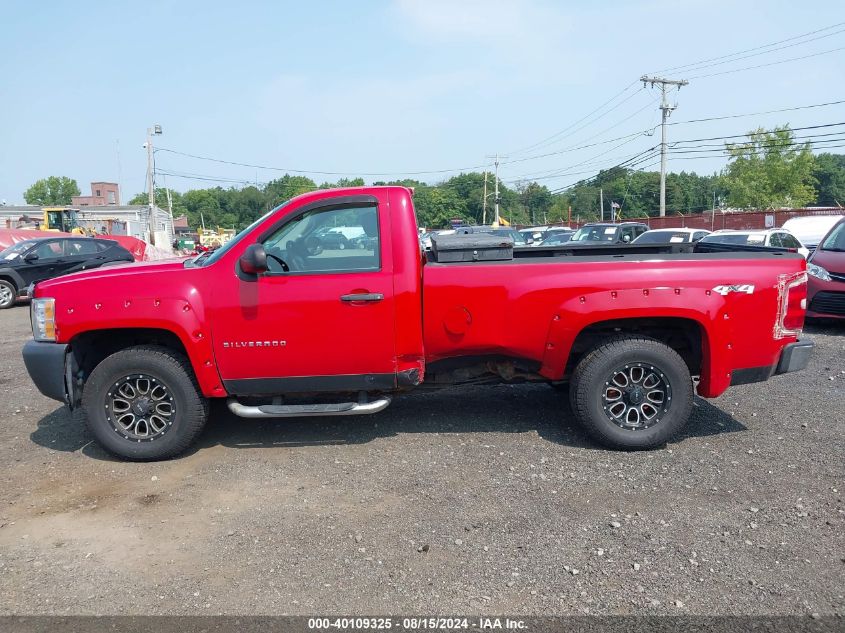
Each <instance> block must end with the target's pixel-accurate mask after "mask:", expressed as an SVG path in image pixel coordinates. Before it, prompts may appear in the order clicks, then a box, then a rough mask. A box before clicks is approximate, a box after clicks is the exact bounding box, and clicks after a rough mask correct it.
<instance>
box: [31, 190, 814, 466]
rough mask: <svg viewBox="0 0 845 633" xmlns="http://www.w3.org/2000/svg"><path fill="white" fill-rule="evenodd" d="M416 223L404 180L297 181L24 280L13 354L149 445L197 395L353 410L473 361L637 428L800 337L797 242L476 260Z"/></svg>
mask: <svg viewBox="0 0 845 633" xmlns="http://www.w3.org/2000/svg"><path fill="white" fill-rule="evenodd" d="M417 231H418V230H417V224H416V217H415V214H414V205H413V192H412V191H411V190H409V189H406V188H404V187H360V188H352V189H337V190H329V191H317V192H313V193H308V194H305V195H302V196H299V197H297V198H294V199H292V200H290V201H288V202H287V203H285V204H283V205H281V206H280V207H278V208H277V209H274V210H273V211H271V212H270V213H268V214H267V215H265V216H264V217H262V218H260V219H259V220H257V221H256V222H255V223H254V224H252V225H251V226H249V227H248V228H246V229H245V230H244V231H242V232H241V233H240V234H239V235H238V236H236V237H235V238H234V239H232V240H231V241H230V242H228V243H227V244H226V245H224V246H223V247H222V248H220V249H218V250H217V251H215V252H213V253H206V254H203V255H200V256H198V257H195V258H193V259H189V260H184V261H167V262H152V263H137V264H129V265H126V266H115V267H110V268H104V269H99V270H94V271H90V272H82V273H78V274H74V275H70V276H67V277H61V278H59V279H54V280H50V281H46V282H42V283H39V284H38V285H37V286H36V287H35V289H34V291H33V297H34V298H33V301H32V306H31V316H32V329H33V336H34V340H33V341H29V342H28V343H27V344H26V345H25V346H24V349H23V356H24V360H25V363H26V366H27V369H28V371H29V374H30V376H31V377H32V379H33V381H34V382H35V384H36V385H37V387H38V388H39V390H40V391H41V392H42V393H43V394H44V395H46V396H49V397H51V398H54V399H56V400H59V401H62V402H65V403H66V404H67V405H69V406H70V407H71V408H73V407H76V406H78V405H80V404H81V405H82V407H83V408H84V409H85V411H86V413H87V416H86V417H87V424H88V426H89V428H90V430H91V432H92V434H93V435H94V437H95V438H96V439H97V440H98V441H99V442H100V443H101V444H102V445H103V446H104V447H105V448H106V449H108V450H109V451H111V452H113V453H116V454H118V455H121V456H123V457H126V458H129V459H139V460H145V459H146V460H149V459H164V458H169V457H173V456H175V455H177V454H179V453H180V452H182V451H184V450H185V449H186V448H187V447H188V446H189V445H190V444H191V443H192V442H193V441H194V440H195V439H196V437H197V436H198V435H199V433H200V432H201V430H202V428H203V425H204V424H205V422H206V419H207V417H208V411H209V408H208V403H209V400H210V399H211V398H226V399H227V400H228V407H229V409H230V410H231V411H232V412H233V413H234V414H236V415H238V416H242V417H246V418H267V417H297V416H329V415H355V414H366V413H375V412H378V411H381V410H382V409H384V408H385V407H386V406H387V405H388V404H389V403H390V400H391V397H392V396H393V395H395V394H397V393H401V392H403V391H406V390H409V389H413V388H415V387H418V386H420V385H422V384H423V383H425V385H426V386H434V387H437V386H441V385H454V384H461V383H467V384H478V383H489V382H494V381H544V382H547V383H549V384H550V385H552V386H555V387H564V388H565V389H567V390H568V394H569V398H570V399H571V402H572V409H573V411H574V413H575V417H576V418H577V419H578V421H579V422H581V423H582V424H583V425H584V427H585V428H586V430H587V431H588V432H589V433H590V434H591V435H592V436H593V437H594V438H595V439H596V440H598V441H599V442H601V443H603V444H605V445H608V446H611V447H616V448H624V449H641V448H651V447H655V446H659V445H661V444H663V443H665V442H666V441H667V440H668V439H670V438H671V437H672V436H673V435H674V434H676V433H677V432H678V431H679V430H680V429H681V428H682V427H683V426H684V425H685V424H686V422H687V420H688V418H689V416H690V411H691V407H692V399H693V392H694V391H695V390H697V393H698V394H699V395H700V396H703V397H715V396H718V395H719V394H721V393H722V392H723V391H725V389H727V388H728V387H729V386H731V385H737V384H743V383H749V382H755V381H762V380H766V379H768V378H769V377H770V376H772V375H773V374H780V373H784V372H790V371H795V370H798V369H802V368H803V367H805V366H806V364H807V362H808V359H809V357H810V355H811V352H812V342H811V341H807V340H800V339H799V335H800V332H801V329H802V326H803V321H804V312H805V307H806V293H807V276H806V272H805V263H804V259H803V258H802V257H801V256H800V255H797V254H792V253H788V252H777V253H770V252H759V251H754V252H730V253H722V252H716V253H700V252H693V248H694V247H693V246H689V247H687V248H686V250H685V249H684V248H681V247H678V246H672V247H667V246H659V247H657V246H647V247H638V246H631V245H624V246H619V245H617V246H597V247H592V248H583V249H579V248H578V247H576V246H573V247H567V246H566V245H564V246H563V247H559V248H551V249H543V248H532V249H525V250H518V251H509V250H508V247H509V246H510V245H509V244H507V243H502V244H500V245H499V246H501V247H502V248H500V249H493V251H492V252H498V251H502V252H504V253H505V255H504V256H502V257H498V256H496V258H494V259H495V261H484V260H485V259H486V255H485V253H486V251H484V250H481V251H479V247H478V245H477V240H478V239H481V238H480V236H478V235H469V236H466V237H467V242H466V244H467V246H466V248H465V249H463V251H461V249H460V248H459V249H458V250H457V251H454V250H452V251H450V252H449V253H446V252H445V250H444V251H443V252H441V251H439V250H438V249H437V248H436V249H435V251H434V252H428V251H425V252H424V251H423V250H422V249H421V247H420V241H419V237H418V232H417ZM328 233H335V234H337V233H340V234H343V235H344V237H345V238H346V239H345V240H339V239H335V240H332V241H326V240H325V239H323V238H324V236H326V235H327V234H328ZM489 239H495V238H489ZM498 239H499V240H501V239H502V238H498ZM453 246H454V244H453ZM444 249H445V247H444ZM447 255H449V257H447ZM455 255H457V257H455ZM447 259H450V260H451V259H465V260H469V261H443V260H447ZM562 397H563V396H562Z"/></svg>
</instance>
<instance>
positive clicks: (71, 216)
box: [39, 207, 87, 235]
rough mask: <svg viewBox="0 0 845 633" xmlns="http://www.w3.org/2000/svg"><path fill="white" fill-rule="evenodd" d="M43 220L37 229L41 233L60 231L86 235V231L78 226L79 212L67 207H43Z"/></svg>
mask: <svg viewBox="0 0 845 633" xmlns="http://www.w3.org/2000/svg"><path fill="white" fill-rule="evenodd" d="M43 211H44V218H43V220H42V222H41V226H40V227H39V228H40V229H41V230H42V231H61V232H63V233H75V234H77V235H86V234H87V231H85V229H83V228H82V227H81V226H79V211H78V210H77V209H69V208H67V207H43Z"/></svg>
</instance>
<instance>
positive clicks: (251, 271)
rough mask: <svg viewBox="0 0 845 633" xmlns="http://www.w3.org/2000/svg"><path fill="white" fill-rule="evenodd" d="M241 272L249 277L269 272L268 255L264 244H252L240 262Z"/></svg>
mask: <svg viewBox="0 0 845 633" xmlns="http://www.w3.org/2000/svg"><path fill="white" fill-rule="evenodd" d="M238 263H239V264H240V266H241V270H242V271H243V272H245V273H246V274H247V275H260V274H261V273H264V272H267V253H266V252H264V245H263V244H250V245H249V246H248V247H247V249H246V250H245V251H244V254H243V255H241V258H240V259H239V260H238Z"/></svg>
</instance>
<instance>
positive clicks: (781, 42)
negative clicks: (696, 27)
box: [655, 22, 845, 74]
mask: <svg viewBox="0 0 845 633" xmlns="http://www.w3.org/2000/svg"><path fill="white" fill-rule="evenodd" d="M843 25H845V22H837V23H836V24H831V25H830V26H826V27H824V28H821V29H816V30H815V31H809V32H807V33H802V34H801V35H794V36H792V37H788V38H786V39H784V40H778V41H777V42H771V43H769V44H762V45H760V46H755V47H754V48H747V49H745V50H742V51H737V52H735V53H728V54H727V55H720V56H719V57H711V58H709V59H702V60H700V61H697V62H693V63H691V64H684V65H682V66H673V67H672V68H664V69H662V70H658V71H655V74H657V73H669V72H675V71H679V70H685V69H690V68H691V67H693V66H700V65H701V64H706V63H709V62H715V61H718V60H722V59H728V58H729V57H736V56H737V55H743V54H745V53H751V52H754V51H759V50H762V49H764V48H772V47H774V46H777V45H779V44H785V43H786V42H793V41H795V40H799V39H802V38H805V37H808V36H810V35H815V34H816V33H823V32H824V31H829V30H831V29H835V28H838V27H840V26H843ZM831 35H833V34H831ZM825 37H827V36H825ZM815 39H819V38H815ZM807 41H808V42H809V41H813V40H807ZM767 52H774V51H767ZM726 63H728V62H726Z"/></svg>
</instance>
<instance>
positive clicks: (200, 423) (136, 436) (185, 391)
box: [82, 346, 208, 461]
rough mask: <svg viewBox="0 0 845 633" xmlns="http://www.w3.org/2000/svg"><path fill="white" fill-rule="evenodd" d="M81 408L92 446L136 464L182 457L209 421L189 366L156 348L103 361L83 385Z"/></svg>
mask: <svg viewBox="0 0 845 633" xmlns="http://www.w3.org/2000/svg"><path fill="white" fill-rule="evenodd" d="M82 405H83V408H84V409H85V413H86V419H87V425H88V428H89V430H90V431H91V433H92V434H93V435H94V437H95V438H96V439H97V441H98V442H99V443H100V444H101V445H102V446H103V447H104V448H105V449H106V450H108V451H109V452H111V453H114V454H115V455H119V456H120V457H124V458H126V459H131V460H138V461H149V460H159V459H169V458H171V457H175V456H176V455H178V454H180V453H182V452H183V451H184V450H185V449H186V448H188V446H190V445H191V444H192V443H193V442H194V440H195V439H196V438H197V436H199V434H200V432H201V431H202V429H203V427H204V426H205V422H206V420H207V419H208V401H207V400H206V399H205V398H204V397H203V396H202V393H201V392H200V390H199V387H198V386H197V383H196V380H195V379H194V374H193V371H192V369H191V366H190V363H189V362H188V360H187V359H186V358H185V357H184V356H183V355H181V354H179V353H177V352H174V351H173V350H170V349H168V348H166V347H158V346H138V347H131V348H128V349H124V350H121V351H119V352H115V353H114V354H112V355H111V356H108V357H107V358H105V359H104V360H103V361H102V362H101V363H100V364H99V365H97V366H96V367H95V368H94V371H92V372H91V375H90V376H89V378H88V380H87V381H86V383H85V389H84V391H83V395H82Z"/></svg>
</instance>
